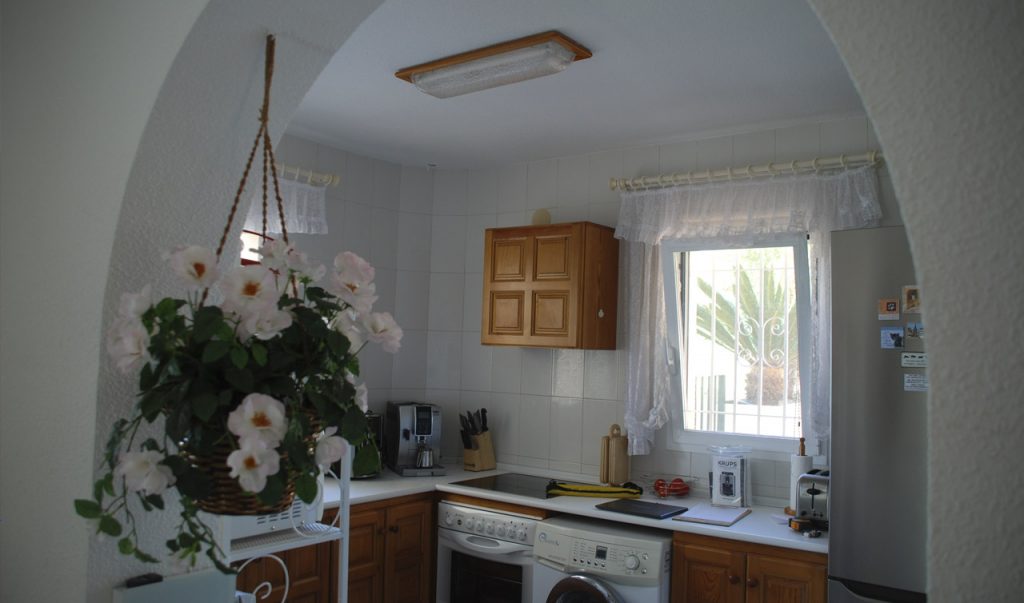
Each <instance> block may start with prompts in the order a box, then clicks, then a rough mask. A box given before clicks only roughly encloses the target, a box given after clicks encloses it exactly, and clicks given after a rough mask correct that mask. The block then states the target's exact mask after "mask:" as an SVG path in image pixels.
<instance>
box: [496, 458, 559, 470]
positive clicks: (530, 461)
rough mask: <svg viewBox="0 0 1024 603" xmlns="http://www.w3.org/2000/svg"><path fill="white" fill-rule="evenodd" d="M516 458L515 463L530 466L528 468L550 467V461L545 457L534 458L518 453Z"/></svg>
mask: <svg viewBox="0 0 1024 603" xmlns="http://www.w3.org/2000/svg"><path fill="white" fill-rule="evenodd" d="M516 458H517V459H518V460H517V461H516V464H517V465H520V466H522V467H530V468H533V469H550V468H551V463H550V462H549V461H548V460H547V459H535V458H531V457H528V456H522V455H520V456H518V457H516ZM505 462H511V461H505Z"/></svg>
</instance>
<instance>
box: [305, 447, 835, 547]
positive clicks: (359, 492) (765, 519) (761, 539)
mask: <svg viewBox="0 0 1024 603" xmlns="http://www.w3.org/2000/svg"><path fill="white" fill-rule="evenodd" d="M500 473H507V471H502V470H496V471H465V470H464V469H462V468H454V467H453V468H449V470H448V475H444V476H436V477H400V476H398V475H396V474H394V473H392V472H390V471H385V472H384V473H383V474H382V475H381V476H379V477H377V478H374V479H369V480H356V481H353V482H352V486H351V490H350V501H351V504H353V505H357V504H360V503H366V502H372V501H377V500H386V499H389V498H397V497H399V496H406V495H409V494H419V493H423V492H432V491H435V490H438V491H441V492H450V493H452V494H462V495H464V496H473V497H476V498H481V499H486V500H494V501H500V502H508V503H515V504H519V505H523V506H527V507H534V508H537V509H547V510H549V511H556V512H559V513H569V514H572V515H579V516H583V517H590V518H594V519H604V520H609V521H616V522H619V523H627V524H633V525H638V526H647V527H652V528H658V529H662V530H671V531H675V532H689V533H691V534H704V535H706V536H715V537H718V538H729V539H732V540H742V541H745V542H754V543H758V544H765V545H770V546H778V547H783V548H787V549H796V550H801V551H809V552H812V553H822V554H827V553H828V532H825V533H824V534H823V535H822V536H821V537H820V538H807V537H805V536H802V535H800V534H798V533H797V532H794V531H793V530H791V529H789V527H788V526H786V525H785V523H784V521H785V520H781V519H776V518H781V517H783V513H782V510H781V509H778V508H774V507H761V506H755V507H753V511H752V512H751V513H750V515H747V516H746V517H744V518H743V519H740V520H739V521H738V522H736V523H735V524H733V525H731V526H728V527H726V526H713V525H705V524H699V523H692V522H688V521H675V520H673V519H648V518H646V517H639V516H636V515H626V514H623V513H613V512H611V511H602V510H600V509H597V508H595V507H594V505H596V504H598V503H602V502H606V501H608V500H611V499H609V498H588V497H578V496H556V497H554V498H547V499H540V498H532V497H529V496H519V495H516V494H505V493H502V492H493V491H490V490H482V489H480V488H468V487H464V486H458V485H455V484H452V483H451V482H457V481H462V480H465V479H472V478H474V477H485V476H489V475H498V474H500ZM542 473H543V472H542V471H537V472H535V474H536V475H541V476H542V477H543V475H542ZM331 481H333V480H328V482H331ZM641 500H650V501H656V502H663V503H665V504H669V505H677V506H684V507H694V506H696V505H697V504H699V503H706V502H708V500H707V499H705V498H700V497H696V496H692V495H691V496H687V497H684V498H668V499H659V498H657V497H655V496H653V495H645V496H643V497H642V498H641ZM324 506H325V507H328V508H330V507H336V506H338V490H337V488H336V487H331V486H330V485H328V486H327V487H326V488H325V495H324ZM780 521H782V522H783V523H780Z"/></svg>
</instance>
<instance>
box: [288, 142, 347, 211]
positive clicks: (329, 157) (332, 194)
mask: <svg viewBox="0 0 1024 603" xmlns="http://www.w3.org/2000/svg"><path fill="white" fill-rule="evenodd" d="M348 155H349V154H348V153H347V152H345V151H342V150H341V149H335V148H334V147H329V146H326V145H319V146H318V148H317V154H316V164H315V169H316V171H318V172H324V173H326V174H333V175H335V176H338V178H339V180H340V182H338V184H337V186H328V187H327V190H325V191H324V196H326V197H327V198H328V199H338V200H342V199H346V198H347V197H348V195H347V193H346V191H347V188H346V185H347V183H346V182H345V171H346V169H347V165H348ZM282 161H283V162H284V163H286V164H288V165H296V164H295V163H292V162H289V161H287V160H284V159H282ZM297 165H299V166H300V167H302V166H303V164H301V163H300V164H297ZM307 167H308V166H307Z"/></svg>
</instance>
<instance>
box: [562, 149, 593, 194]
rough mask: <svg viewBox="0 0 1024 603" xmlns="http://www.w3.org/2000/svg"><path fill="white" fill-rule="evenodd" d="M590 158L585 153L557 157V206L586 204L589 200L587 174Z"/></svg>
mask: <svg viewBox="0 0 1024 603" xmlns="http://www.w3.org/2000/svg"><path fill="white" fill-rule="evenodd" d="M589 171H590V159H589V157H587V156H586V155H573V156H571V157H559V158H558V203H557V205H558V206H559V207H563V206H579V205H586V204H587V202H588V201H589V199H588V193H589V186H588V183H587V175H588V173H589Z"/></svg>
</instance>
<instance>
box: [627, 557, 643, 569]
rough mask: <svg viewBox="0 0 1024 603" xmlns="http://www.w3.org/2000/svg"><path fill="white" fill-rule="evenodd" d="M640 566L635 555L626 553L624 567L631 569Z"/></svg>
mask: <svg viewBox="0 0 1024 603" xmlns="http://www.w3.org/2000/svg"><path fill="white" fill-rule="evenodd" d="M638 567H640V560H639V559H638V558H637V556H636V555H626V569H628V570H630V571H632V570H635V569H636V568H638Z"/></svg>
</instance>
